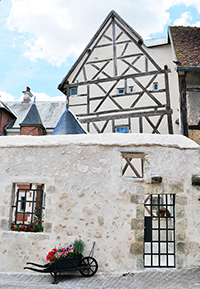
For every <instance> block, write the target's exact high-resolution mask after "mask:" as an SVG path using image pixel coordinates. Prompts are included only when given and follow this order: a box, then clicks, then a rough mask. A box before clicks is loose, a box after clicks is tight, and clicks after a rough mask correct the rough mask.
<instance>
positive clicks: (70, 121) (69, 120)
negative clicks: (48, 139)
mask: <svg viewBox="0 0 200 289" xmlns="http://www.w3.org/2000/svg"><path fill="white" fill-rule="evenodd" d="M83 133H86V132H85V131H84V129H83V128H82V127H81V125H80V123H79V122H78V120H77V119H76V118H75V116H74V115H73V114H72V112H71V111H69V109H67V108H66V110H65V111H64V113H63V115H62V116H61V118H60V120H59V122H58V124H57V125H56V127H55V129H54V131H53V132H52V135H63V134H83Z"/></svg>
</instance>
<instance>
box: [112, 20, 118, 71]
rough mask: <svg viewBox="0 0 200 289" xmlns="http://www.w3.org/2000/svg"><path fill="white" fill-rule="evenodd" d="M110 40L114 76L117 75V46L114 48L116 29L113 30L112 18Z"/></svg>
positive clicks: (113, 21)
mask: <svg viewBox="0 0 200 289" xmlns="http://www.w3.org/2000/svg"><path fill="white" fill-rule="evenodd" d="M112 41H113V66H114V67H113V71H114V76H117V48H116V31H115V20H114V18H113V19H112Z"/></svg>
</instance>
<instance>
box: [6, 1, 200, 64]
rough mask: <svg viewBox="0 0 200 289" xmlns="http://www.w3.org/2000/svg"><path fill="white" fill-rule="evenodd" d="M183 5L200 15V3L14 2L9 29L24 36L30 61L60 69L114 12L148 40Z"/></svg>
mask: <svg viewBox="0 0 200 289" xmlns="http://www.w3.org/2000/svg"><path fill="white" fill-rule="evenodd" d="M180 3H185V5H186V6H189V5H194V6H195V7H196V8H197V9H198V11H199V12H200V1H199V0H167V1H166V0H153V1H149V0H140V1H133V0H123V1H122V0H109V1H107V0H96V1H95V2H94V0H84V1H83V0H73V1H72V0H12V9H11V11H10V15H9V17H8V27H9V29H10V30H15V31H17V32H18V33H19V35H20V36H21V35H23V36H24V37H25V40H24V43H25V44H26V47H27V49H26V51H25V55H26V57H28V58H29V59H30V60H31V61H37V60H39V59H44V60H46V61H48V62H49V63H51V64H53V65H57V66H59V65H61V64H62V63H63V62H66V61H67V58H68V57H70V56H74V57H77V56H78V55H79V54H80V53H81V52H82V50H83V49H84V48H85V46H86V45H87V43H88V42H89V40H90V39H91V38H92V37H93V35H94V33H95V32H96V31H97V29H98V27H99V26H100V25H101V23H102V22H103V20H104V19H105V17H106V16H107V14H108V13H109V12H110V11H111V10H115V11H116V12H117V13H119V14H120V16H121V17H122V18H123V19H124V20H125V21H126V22H127V23H129V24H130V25H131V26H132V27H133V28H134V29H135V30H136V31H137V32H138V33H139V34H140V35H141V36H142V37H143V38H144V39H146V38H148V37H149V35H150V34H155V33H157V32H162V31H163V27H164V26H165V25H166V24H169V23H170V14H169V13H168V12H166V10H167V9H169V8H170V7H172V6H174V5H176V4H180ZM186 20H187V19H186Z"/></svg>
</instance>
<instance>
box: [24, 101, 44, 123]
mask: <svg viewBox="0 0 200 289" xmlns="http://www.w3.org/2000/svg"><path fill="white" fill-rule="evenodd" d="M20 126H43V124H42V120H41V118H40V115H39V112H38V110H37V107H36V105H35V103H33V104H32V106H31V108H30V109H29V111H28V113H27V115H26V117H25V118H24V120H23V121H22V123H21V124H20Z"/></svg>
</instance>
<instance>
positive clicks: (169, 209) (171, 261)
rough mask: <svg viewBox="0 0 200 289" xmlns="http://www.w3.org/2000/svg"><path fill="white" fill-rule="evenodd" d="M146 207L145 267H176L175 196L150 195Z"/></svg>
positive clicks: (145, 203)
mask: <svg viewBox="0 0 200 289" xmlns="http://www.w3.org/2000/svg"><path fill="white" fill-rule="evenodd" d="M144 207H145V220H144V221H145V222H144V227H145V228H144V267H175V195H174V194H171V195H149V196H148V197H147V198H146V200H145V202H144Z"/></svg>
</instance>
